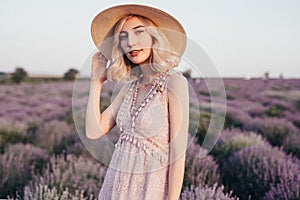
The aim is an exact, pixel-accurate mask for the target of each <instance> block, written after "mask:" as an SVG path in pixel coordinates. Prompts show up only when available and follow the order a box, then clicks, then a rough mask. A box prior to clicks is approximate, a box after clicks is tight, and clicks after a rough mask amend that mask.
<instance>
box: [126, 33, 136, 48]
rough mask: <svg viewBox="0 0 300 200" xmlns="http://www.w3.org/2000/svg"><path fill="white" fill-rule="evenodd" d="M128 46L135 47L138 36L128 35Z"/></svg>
mask: <svg viewBox="0 0 300 200" xmlns="http://www.w3.org/2000/svg"><path fill="white" fill-rule="evenodd" d="M127 40H128V41H127V44H128V46H129V47H133V46H135V45H136V42H137V41H136V36H135V35H134V34H132V33H128V39H127Z"/></svg>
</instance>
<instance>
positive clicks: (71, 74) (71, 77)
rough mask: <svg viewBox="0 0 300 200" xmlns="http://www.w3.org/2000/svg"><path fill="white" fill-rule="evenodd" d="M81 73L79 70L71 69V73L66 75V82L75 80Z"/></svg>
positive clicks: (68, 72)
mask: <svg viewBox="0 0 300 200" xmlns="http://www.w3.org/2000/svg"><path fill="white" fill-rule="evenodd" d="M78 73H79V71H78V70H77V69H73V68H71V69H69V71H67V72H66V73H65V74H64V79H65V80H75V78H76V75H77V74H78Z"/></svg>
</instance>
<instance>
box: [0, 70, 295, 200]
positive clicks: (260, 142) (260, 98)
mask: <svg viewBox="0 0 300 200" xmlns="http://www.w3.org/2000/svg"><path fill="white" fill-rule="evenodd" d="M0 80H1V79H0ZM188 81H189V84H190V90H192V91H194V92H195V94H196V96H193V98H191V99H190V124H189V132H190V134H191V136H194V137H195V138H194V141H192V142H191V145H190V146H189V149H188V150H187V159H186V170H185V178H184V185H183V190H182V195H181V199H201V198H203V199H209V196H215V197H216V198H217V199H236V198H237V197H239V198H240V199H248V198H250V199H300V192H299V191H300V160H299V159H300V79H259V78H257V79H249V80H246V79H239V78H225V79H223V81H224V85H225V89H226V100H227V103H226V106H227V108H226V115H225V116H224V117H225V123H224V128H223V131H222V134H221V136H220V138H218V141H217V143H216V145H215V146H214V148H213V149H212V150H211V151H209V152H208V155H207V156H206V157H204V158H202V159H199V158H198V154H199V152H200V151H205V149H202V148H201V144H202V143H203V141H204V140H205V136H206V131H207V129H208V127H209V121H210V118H211V96H212V95H213V96H214V97H216V99H218V98H219V96H218V94H219V93H218V91H217V90H216V91H209V90H208V89H207V87H206V85H205V81H204V80H203V79H189V80H188ZM5 83H6V84H0V100H1V106H0V152H1V154H0V169H1V170H0V198H6V197H7V195H10V197H12V196H14V197H16V196H17V195H16V194H18V195H19V196H20V199H23V198H25V197H27V198H28V197H30V194H31V195H32V196H31V197H32V198H33V195H36V196H38V195H39V194H41V193H42V194H43V195H54V196H55V195H56V196H62V195H67V196H68V198H67V199H72V198H73V197H74V198H75V197H78V198H79V197H80V195H81V196H82V197H85V198H88V197H90V196H91V195H92V196H93V198H96V197H97V194H98V192H99V189H100V188H101V185H102V182H103V179H104V176H105V173H106V169H107V166H106V165H105V164H103V162H99V161H98V160H97V159H95V158H98V157H97V153H99V152H101V151H102V152H103V151H107V152H108V153H107V157H105V158H103V157H101V158H98V159H105V160H106V162H107V163H108V162H109V159H110V157H109V156H110V155H111V154H110V153H111V149H110V148H109V147H108V146H107V145H106V144H107V143H105V141H103V140H101V139H99V140H96V141H93V142H90V143H89V141H87V140H86V139H85V138H84V132H82V130H84V119H85V108H86V103H87V102H86V101H87V97H88V91H89V82H88V81H86V80H81V81H78V83H77V86H76V87H77V88H80V91H78V90H77V92H76V97H75V100H74V99H73V101H72V94H73V93H72V92H73V87H74V82H73V81H64V80H63V78H62V77H42V76H31V77H29V78H28V79H27V80H26V81H25V82H24V83H22V84H21V85H15V84H12V83H10V82H5ZM114 86H115V84H113V83H106V84H105V86H104V88H103V93H102V96H101V108H100V109H101V110H104V109H105V108H106V107H107V106H108V105H109V103H110V99H111V95H112V93H113V92H112V90H113V89H114ZM72 103H73V108H74V109H75V110H72ZM197 103H198V104H199V110H195V109H197V106H195V104H197ZM198 111H200V113H199V112H198ZM74 117H75V118H76V119H75V121H76V126H75V123H74ZM76 128H77V129H76ZM78 131H79V134H78ZM117 136H118V132H116V130H113V131H112V133H110V138H109V139H111V140H112V141H115V140H116V139H117V138H116V137H117ZM83 142H84V144H89V145H90V147H89V148H88V150H87V149H86V148H85V147H84V145H83ZM102 161H103V160H102ZM46 186H47V189H45V187H46ZM221 186H224V187H221ZM66 188H68V191H66ZM76 190H78V192H77V193H76ZM64 191H65V193H64ZM230 191H232V194H231V193H230ZM80 192H82V194H80ZM26 195H27V196H26ZM28 195H29V196H28ZM206 195H207V196H206ZM82 199H83V198H82Z"/></svg>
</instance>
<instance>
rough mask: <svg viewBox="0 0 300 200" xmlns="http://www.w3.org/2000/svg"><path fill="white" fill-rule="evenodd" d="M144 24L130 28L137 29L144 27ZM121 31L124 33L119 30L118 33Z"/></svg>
mask: <svg viewBox="0 0 300 200" xmlns="http://www.w3.org/2000/svg"><path fill="white" fill-rule="evenodd" d="M144 27H145V26H144V25H138V26H135V27H133V28H132V29H134V30H135V29H138V28H144ZM122 33H126V31H121V32H120V34H122Z"/></svg>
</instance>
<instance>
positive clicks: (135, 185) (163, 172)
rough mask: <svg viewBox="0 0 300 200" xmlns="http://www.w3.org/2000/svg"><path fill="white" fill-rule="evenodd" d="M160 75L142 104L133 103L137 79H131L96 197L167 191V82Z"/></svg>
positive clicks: (143, 198)
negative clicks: (105, 171) (117, 129)
mask: <svg viewBox="0 0 300 200" xmlns="http://www.w3.org/2000/svg"><path fill="white" fill-rule="evenodd" d="M170 74H171V73H167V74H165V75H163V76H160V77H159V78H158V79H157V80H156V81H155V82H156V83H157V84H156V85H155V84H154V85H153V86H152V89H151V90H150V91H149V92H148V94H147V95H146V97H145V99H144V100H143V101H142V103H141V105H136V106H134V105H133V102H134V98H135V94H136V93H135V91H136V88H137V84H138V83H137V81H131V82H130V83H129V84H130V85H129V89H128V91H127V93H126V97H125V99H124V101H123V103H122V105H121V107H120V110H119V112H118V114H117V119H116V124H117V126H118V127H119V129H120V138H119V140H118V142H117V143H116V144H115V151H114V153H113V156H112V159H111V162H110V165H109V168H108V170H107V173H106V177H105V179H104V182H103V185H102V187H101V190H100V193H99V200H112V199H113V200H163V199H167V192H168V190H167V189H168V161H169V160H168V158H169V147H168V143H169V120H168V105H167V99H166V98H167V89H166V82H167V79H168V77H169V76H170Z"/></svg>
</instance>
